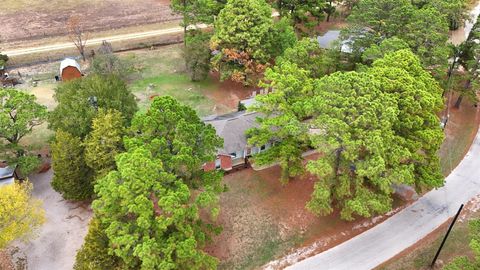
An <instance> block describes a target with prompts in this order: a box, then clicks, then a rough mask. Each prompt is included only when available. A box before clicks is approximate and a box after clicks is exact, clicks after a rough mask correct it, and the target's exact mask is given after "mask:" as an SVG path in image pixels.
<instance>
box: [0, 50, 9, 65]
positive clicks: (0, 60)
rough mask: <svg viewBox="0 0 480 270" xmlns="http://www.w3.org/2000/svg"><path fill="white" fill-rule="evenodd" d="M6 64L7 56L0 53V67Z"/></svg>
mask: <svg viewBox="0 0 480 270" xmlns="http://www.w3.org/2000/svg"><path fill="white" fill-rule="evenodd" d="M7 62H8V56H7V55H5V54H1V53H0V67H5V66H6V65H7Z"/></svg>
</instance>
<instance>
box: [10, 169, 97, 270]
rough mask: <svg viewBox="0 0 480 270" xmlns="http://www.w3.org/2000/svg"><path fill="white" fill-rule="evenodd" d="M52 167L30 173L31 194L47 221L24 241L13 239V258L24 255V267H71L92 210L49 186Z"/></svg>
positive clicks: (35, 269) (38, 269)
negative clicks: (35, 233) (72, 201)
mask: <svg viewBox="0 0 480 270" xmlns="http://www.w3.org/2000/svg"><path fill="white" fill-rule="evenodd" d="M52 175H53V171H52V170H49V171H48V172H46V173H43V174H36V175H33V176H31V177H30V180H31V182H32V183H33V187H34V189H33V196H34V197H36V198H38V199H41V200H42V201H43V207H44V209H45V212H46V217H47V221H46V223H45V224H44V225H43V226H42V227H41V228H40V230H39V232H38V237H37V238H35V239H33V240H32V241H30V242H28V243H15V244H14V246H17V247H18V248H19V250H20V252H19V253H18V254H16V255H15V257H16V260H18V259H20V260H22V259H26V264H27V267H28V268H27V269H32V270H51V269H59V270H63V269H72V268H73V264H74V262H75V255H76V253H77V250H78V249H79V248H80V247H81V245H82V244H83V238H84V237H85V235H86V234H87V229H88V222H89V221H90V218H91V215H92V211H91V210H90V207H89V206H88V205H84V204H78V203H71V202H68V201H65V200H63V199H62V197H61V196H60V194H58V193H57V192H55V191H54V190H53V189H52V187H51V186H50V182H51V179H52Z"/></svg>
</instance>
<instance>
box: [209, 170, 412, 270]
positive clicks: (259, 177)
mask: <svg viewBox="0 0 480 270" xmlns="http://www.w3.org/2000/svg"><path fill="white" fill-rule="evenodd" d="M279 178H280V170H279V168H278V166H275V167H271V168H268V169H265V170H262V171H254V170H253V169H251V168H249V169H244V170H241V171H238V172H234V173H232V174H229V175H227V176H225V178H224V182H225V184H226V185H227V186H228V188H229V190H228V192H226V193H224V194H223V195H222V197H221V202H220V204H221V207H222V210H221V213H220V216H219V218H218V223H219V224H220V225H222V226H223V229H224V230H223V232H222V233H221V234H220V235H219V236H218V237H216V238H215V239H214V241H213V243H212V244H211V245H209V246H208V247H207V248H206V251H207V252H209V253H210V254H212V255H214V256H216V257H217V258H218V259H219V260H220V261H221V264H220V267H219V269H258V268H261V267H262V266H263V267H265V268H268V269H281V268H283V267H284V266H286V265H288V264H291V263H292V262H295V261H297V260H300V259H301V258H304V257H308V256H311V255H313V254H315V253H317V252H321V251H323V250H326V249H328V248H330V247H332V246H335V245H337V244H338V243H340V242H343V241H345V240H348V239H350V238H351V237H353V236H355V235H357V234H359V233H361V232H363V231H365V230H367V229H368V228H370V227H372V226H374V225H375V224H378V223H379V222H381V221H383V220H384V219H385V218H387V217H388V216H389V215H391V214H393V213H394V212H396V211H398V210H400V209H401V208H402V207H403V206H404V205H405V203H403V205H401V204H398V203H397V204H398V205H396V206H395V211H393V212H392V213H389V214H388V215H385V216H383V217H376V218H371V219H365V218H362V219H358V220H356V221H355V222H346V221H343V220H341V219H340V217H339V214H338V212H335V213H333V214H332V215H329V216H325V217H316V216H314V215H313V214H311V213H310V212H309V211H308V210H306V209H305V204H306V203H307V201H308V200H309V199H310V194H311V193H312V191H313V185H314V180H313V178H311V177H309V176H306V177H301V178H300V177H299V178H296V179H294V180H292V181H291V182H290V183H288V184H287V185H285V186H282V185H281V183H280V181H279ZM287 254H289V255H288V256H287V257H285V258H283V259H279V260H278V261H273V262H271V263H269V264H268V265H266V266H264V264H266V263H268V262H269V261H271V260H274V259H276V258H280V257H282V256H285V255H287Z"/></svg>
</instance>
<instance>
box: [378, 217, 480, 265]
mask: <svg viewBox="0 0 480 270" xmlns="http://www.w3.org/2000/svg"><path fill="white" fill-rule="evenodd" d="M479 217H480V214H479V213H474V214H473V215H471V216H470V218H479ZM446 232H447V226H442V227H441V228H440V229H439V230H437V231H436V232H435V233H433V235H431V236H430V237H429V238H427V239H425V240H423V241H422V242H420V245H417V247H416V248H414V249H413V250H412V251H410V252H408V253H407V254H404V255H402V256H401V258H400V259H397V260H393V261H392V262H389V263H388V264H387V265H385V266H383V267H381V268H379V270H427V269H430V267H429V265H430V264H431V262H432V260H433V258H434V256H435V253H436V252H437V250H438V248H439V247H440V244H441V241H442V239H443V237H444V235H445V233H446ZM470 240H471V237H470V235H469V228H468V220H463V221H461V222H457V223H456V224H455V226H454V227H453V229H452V232H451V233H450V235H449V237H448V239H447V241H446V242H445V245H444V246H443V249H442V251H441V253H440V255H439V257H438V260H437V265H439V264H440V265H445V264H448V263H449V262H450V261H452V259H454V258H455V257H458V256H469V257H471V258H473V253H472V251H471V249H470V247H469V243H470ZM438 269H440V268H438Z"/></svg>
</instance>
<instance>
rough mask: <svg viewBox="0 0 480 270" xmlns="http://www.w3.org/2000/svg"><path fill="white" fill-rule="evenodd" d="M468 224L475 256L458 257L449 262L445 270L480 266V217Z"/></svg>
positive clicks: (473, 268)
mask: <svg viewBox="0 0 480 270" xmlns="http://www.w3.org/2000/svg"><path fill="white" fill-rule="evenodd" d="M468 225H469V229H470V237H471V240H470V249H471V250H472V251H473V254H474V258H473V259H470V258H468V257H467V256H460V257H457V258H455V259H454V260H453V261H452V262H450V263H449V264H447V265H446V266H445V267H444V268H443V270H475V269H479V268H480V219H474V220H471V221H470V222H469V224H468Z"/></svg>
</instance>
